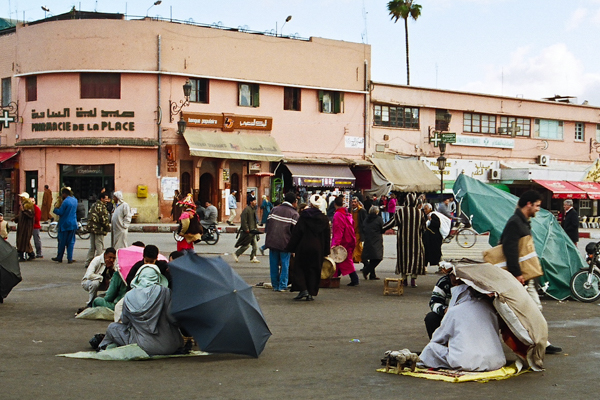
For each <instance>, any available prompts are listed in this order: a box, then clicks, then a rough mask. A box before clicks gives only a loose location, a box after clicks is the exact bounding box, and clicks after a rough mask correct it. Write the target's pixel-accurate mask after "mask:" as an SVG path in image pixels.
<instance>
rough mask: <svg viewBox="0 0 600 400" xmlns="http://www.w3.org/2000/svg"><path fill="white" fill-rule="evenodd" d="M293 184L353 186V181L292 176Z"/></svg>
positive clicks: (333, 186)
mask: <svg viewBox="0 0 600 400" xmlns="http://www.w3.org/2000/svg"><path fill="white" fill-rule="evenodd" d="M293 181H294V182H293V183H294V186H312V187H331V188H335V187H340V188H341V187H354V181H353V180H351V179H343V178H318V177H315V178H304V177H293Z"/></svg>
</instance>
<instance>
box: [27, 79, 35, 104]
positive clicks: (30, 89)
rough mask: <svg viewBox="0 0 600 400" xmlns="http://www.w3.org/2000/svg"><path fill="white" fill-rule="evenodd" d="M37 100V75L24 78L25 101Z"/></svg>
mask: <svg viewBox="0 0 600 400" xmlns="http://www.w3.org/2000/svg"><path fill="white" fill-rule="evenodd" d="M36 100H37V76H28V77H27V78H25V101H36Z"/></svg>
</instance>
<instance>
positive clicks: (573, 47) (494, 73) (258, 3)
mask: <svg viewBox="0 0 600 400" xmlns="http://www.w3.org/2000/svg"><path fill="white" fill-rule="evenodd" d="M7 2H8V3H9V4H7ZM416 2H417V3H418V4H421V5H422V7H423V8H422V15H421V17H420V18H419V19H418V21H416V22H414V21H411V22H410V23H409V38H410V58H411V64H410V65H411V85H413V86H421V87H432V88H436V87H437V88H440V89H451V90H463V91H469V92H477V93H489V94H499V95H506V96H522V97H525V98H531V99H540V98H543V97H551V96H554V95H563V96H566V95H568V96H576V97H577V101H578V102H579V103H582V102H583V101H585V100H588V101H589V104H591V105H596V106H600V51H599V50H600V0H568V1H564V0H562V1H557V0H527V1H523V0H421V1H418V0H417V1H416ZM3 3H4V6H2V7H1V8H0V16H3V17H8V16H10V17H12V18H18V19H19V20H21V19H23V13H24V14H25V20H29V21H30V20H36V19H41V18H44V11H43V10H42V9H41V6H46V7H48V8H49V9H50V12H51V13H53V14H61V13H64V12H67V11H68V10H69V9H70V8H71V7H73V6H75V7H76V8H78V9H79V8H80V7H81V9H82V10H85V11H94V10H95V9H96V10H97V11H100V12H120V13H125V12H127V14H129V15H141V16H144V15H146V12H147V11H148V8H149V7H150V6H152V3H153V1H152V0H148V1H140V0H129V1H122V0H97V1H96V0H82V1H74V0H40V1H39V3H38V2H35V1H33V0H6V1H5V2H3ZM386 4H387V2H386V1H376V0H364V1H363V0H337V1H333V0H295V1H288V0H196V1H192V0H164V1H162V4H160V5H157V6H153V7H152V8H151V9H150V11H149V15H150V16H161V17H164V18H169V17H170V16H171V15H172V17H173V19H179V20H188V19H190V18H191V19H193V20H194V21H195V22H201V23H207V24H212V23H218V22H221V23H222V24H223V26H227V27H236V28H237V27H239V26H248V27H249V28H250V29H252V30H256V31H268V30H274V29H275V27H276V25H277V27H278V30H280V29H281V27H282V24H283V22H284V21H285V19H286V17H287V16H288V15H292V19H291V21H290V22H288V23H286V25H285V26H284V27H283V34H295V33H298V34H299V36H301V37H311V36H316V37H324V38H329V39H338V40H345V41H351V42H359V43H360V42H368V43H369V44H370V45H371V46H372V60H371V72H372V79H373V80H374V81H377V82H388V83H399V84H405V83H406V62H405V52H404V51H405V50H404V26H403V22H402V21H399V22H398V23H396V24H394V23H393V22H392V21H391V20H390V17H389V15H388V12H387V7H386Z"/></svg>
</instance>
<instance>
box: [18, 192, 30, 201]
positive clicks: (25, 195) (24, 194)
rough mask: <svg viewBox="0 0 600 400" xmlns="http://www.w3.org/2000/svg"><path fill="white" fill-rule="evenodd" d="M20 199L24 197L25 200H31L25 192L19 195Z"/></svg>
mask: <svg viewBox="0 0 600 400" xmlns="http://www.w3.org/2000/svg"><path fill="white" fill-rule="evenodd" d="M19 197H23V198H25V199H28V198H29V193H27V192H23V193H21V194H20V195H19Z"/></svg>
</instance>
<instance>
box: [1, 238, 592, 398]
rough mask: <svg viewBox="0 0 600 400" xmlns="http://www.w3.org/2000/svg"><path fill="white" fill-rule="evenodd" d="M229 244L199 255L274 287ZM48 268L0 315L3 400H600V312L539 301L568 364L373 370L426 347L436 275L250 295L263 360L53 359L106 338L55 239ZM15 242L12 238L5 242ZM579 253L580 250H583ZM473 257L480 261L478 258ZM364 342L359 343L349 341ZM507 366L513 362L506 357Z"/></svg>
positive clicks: (162, 244)
mask: <svg viewBox="0 0 600 400" xmlns="http://www.w3.org/2000/svg"><path fill="white" fill-rule="evenodd" d="M234 236H235V235H232V234H224V235H222V236H221V240H220V241H219V243H218V244H217V245H215V246H208V245H206V244H204V243H203V244H200V245H196V250H197V251H198V252H199V253H201V254H206V255H221V256H222V257H223V258H224V259H225V260H226V261H228V262H229V263H230V264H231V265H232V266H233V267H234V268H235V269H236V271H237V272H238V273H239V274H240V275H241V276H242V277H243V278H244V279H245V280H246V282H248V283H249V284H251V285H254V284H256V283H257V282H261V281H266V282H268V281H269V269H268V261H267V257H263V256H260V255H259V259H260V260H261V263H260V264H250V263H249V262H248V261H249V257H248V256H247V255H244V256H242V257H241V258H240V263H237V264H236V263H234V262H233V258H232V257H231V252H232V250H233V243H234V242H235V237H234ZM42 237H43V243H44V253H45V254H44V255H45V258H44V259H43V260H35V261H31V262H26V263H23V264H22V275H23V282H21V283H20V284H19V285H18V286H17V287H16V288H15V289H14V290H13V292H12V293H11V294H10V295H9V297H8V298H7V299H5V303H4V304H2V305H0V321H1V322H0V324H1V325H0V326H1V329H0V338H1V340H0V360H2V362H1V363H0V385H1V386H0V387H1V388H2V389H1V391H2V398H3V399H33V398H41V399H103V400H105V399H107V398H119V399H121V398H123V399H125V398H127V399H147V398H152V399H160V398H164V399H172V398H177V399H180V398H202V399H281V398H291V399H295V398H300V399H320V398H328V399H329V398H331V399H342V398H348V399H375V398H377V399H385V398H394V399H396V398H397V399H415V398H437V397H440V398H444V399H461V400H462V399H479V398H494V399H514V398H515V397H519V398H528V399H549V398H567V397H569V398H573V399H582V398H587V397H591V396H596V395H597V386H596V385H597V384H596V383H595V382H596V377H597V371H596V366H597V365H598V360H599V358H600V343H599V342H598V341H597V340H596V336H597V335H598V332H599V331H600V317H599V316H598V312H599V310H600V309H599V308H598V305H597V304H582V303H578V302H575V301H564V302H557V301H554V300H548V299H545V300H543V303H544V314H545V316H546V318H547V320H548V322H549V326H550V338H551V340H552V342H553V343H554V344H556V345H559V346H562V347H563V348H564V349H565V354H562V355H555V356H548V357H547V358H546V364H545V365H546V371H544V372H542V373H535V374H534V373H528V374H524V375H522V376H519V377H516V378H512V379H509V380H505V381H498V382H490V383H488V384H486V385H480V384H468V383H466V384H449V383H443V382H433V381H427V380H422V379H416V378H409V377H398V376H393V375H387V374H381V373H377V372H375V369H376V368H377V367H378V365H379V362H378V361H379V359H380V358H381V357H382V355H383V352H384V351H385V350H388V349H401V348H405V347H406V348H409V349H411V350H413V351H419V350H420V349H422V347H423V346H424V345H425V344H426V343H427V335H426V332H425V328H424V325H423V317H424V315H425V314H426V313H427V311H428V306H427V303H428V300H429V296H430V292H431V289H432V287H433V285H434V284H435V282H436V280H437V278H438V276H437V275H434V274H429V275H426V276H422V277H419V279H418V281H417V282H418V284H419V286H418V287H417V288H414V289H412V288H408V289H406V291H405V294H404V295H403V296H401V297H397V296H383V295H382V287H383V283H382V281H363V280H361V283H360V285H359V286H358V287H347V286H346V285H345V284H346V283H348V282H349V279H348V278H347V277H344V278H342V286H341V287H340V288H339V289H322V290H321V291H320V293H319V296H318V297H317V298H316V301H314V302H295V301H293V300H291V298H292V297H293V296H294V294H291V293H276V292H273V291H270V290H266V289H260V288H256V289H254V292H255V295H256V297H257V299H258V301H259V303H260V305H261V308H262V310H263V312H264V314H265V317H266V320H267V323H268V324H269V327H270V329H271V331H272V332H273V336H272V337H271V339H270V340H269V342H268V343H267V346H266V348H265V351H264V352H263V354H262V355H261V356H260V358H258V359H251V358H247V357H241V356H234V355H211V356H207V357H195V358H184V359H165V360H157V361H144V362H108V361H93V360H74V359H65V358H61V357H55V355H56V354H59V353H68V352H76V351H85V350H88V349H89V345H88V343H87V342H88V340H89V339H90V338H91V337H92V336H93V335H94V334H95V333H98V332H102V331H104V330H105V329H106V326H107V324H108V323H107V322H105V321H82V320H75V319H74V318H73V313H74V312H75V310H76V309H77V308H78V307H80V306H81V305H82V304H83V303H84V302H85V300H86V298H87V295H86V293H85V292H84V291H83V289H82V288H81V286H80V280H81V277H82V276H83V273H84V270H83V263H82V262H77V263H75V264H71V265H69V264H66V263H62V264H58V263H54V262H52V261H50V257H53V256H54V254H55V253H54V252H55V248H56V247H55V246H56V241H54V240H52V239H50V238H49V237H48V236H47V234H44V235H43V236H42ZM10 240H11V242H14V236H12V234H11V238H10ZM129 240H130V241H131V242H132V241H134V240H142V241H143V242H145V243H147V244H150V243H153V244H156V245H158V246H159V248H160V249H161V251H162V252H163V254H167V255H168V253H169V252H170V251H172V250H174V249H175V242H174V241H173V237H172V235H170V234H166V233H130V237H129ZM384 242H385V247H386V250H385V252H386V259H385V260H384V261H383V262H382V264H381V266H380V267H378V274H379V275H380V276H381V277H382V278H383V277H386V276H389V277H392V276H394V275H393V269H394V257H395V246H394V237H393V236H386V237H385V239H384ZM87 245H88V242H87V241H82V240H77V243H76V250H75V258H76V259H77V260H79V261H82V260H83V257H84V256H85V253H86V251H87ZM484 246H486V244H485V243H484V242H481V243H480V242H478V244H477V245H476V246H474V248H473V249H468V250H465V249H459V248H458V247H457V246H456V244H455V243H451V244H448V245H444V248H443V251H444V254H445V257H450V258H458V257H461V258H462V257H468V258H475V257H478V253H479V254H480V251H481V250H480V247H484ZM583 246H585V243H580V248H582V247H583ZM479 257H480V256H479ZM352 339H359V340H360V343H355V342H351V340H352ZM507 356H508V358H509V359H514V356H512V355H511V354H510V352H509V351H508V350H507Z"/></svg>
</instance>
